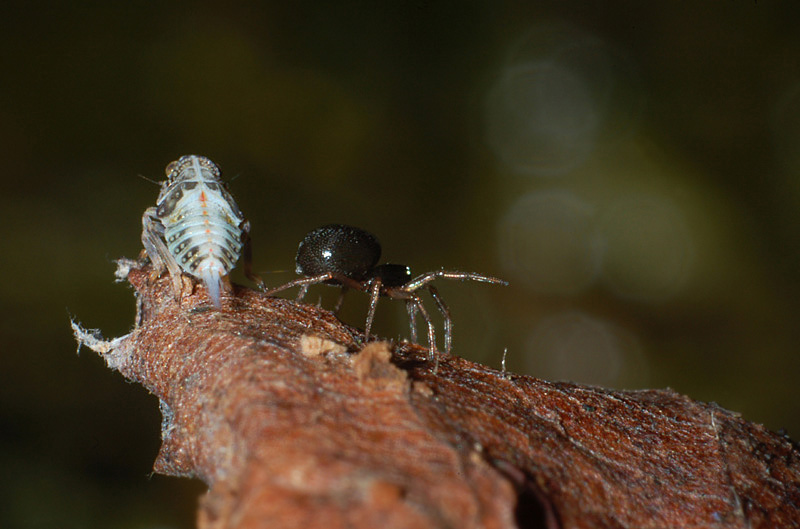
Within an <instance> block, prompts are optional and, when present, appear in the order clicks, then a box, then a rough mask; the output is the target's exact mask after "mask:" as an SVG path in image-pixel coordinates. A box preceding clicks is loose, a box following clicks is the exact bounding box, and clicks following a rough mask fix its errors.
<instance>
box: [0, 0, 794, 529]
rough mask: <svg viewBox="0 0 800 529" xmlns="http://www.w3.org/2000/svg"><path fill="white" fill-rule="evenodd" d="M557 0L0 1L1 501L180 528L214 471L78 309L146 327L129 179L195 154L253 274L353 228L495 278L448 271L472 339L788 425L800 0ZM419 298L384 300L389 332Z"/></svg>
mask: <svg viewBox="0 0 800 529" xmlns="http://www.w3.org/2000/svg"><path fill="white" fill-rule="evenodd" d="M572 4H573V5H566V3H563V2H538V3H533V2H512V1H500V2H489V1H485V2H437V1H424V0H422V1H416V2H393V3H385V4H381V5H380V6H379V7H376V6H375V5H372V4H369V3H355V2H349V3H324V2H311V3H306V4H304V5H295V4H294V3H286V2H264V3H260V4H259V5H258V6H256V5H250V6H241V5H240V6H232V7H231V6H227V7H221V6H219V5H217V4H216V3H211V2H206V3H186V4H183V5H181V4H167V5H163V4H162V3H158V4H157V3H153V2H137V1H133V2H127V3H86V2H69V3H66V2H50V3H48V2H25V3H22V2H10V3H6V4H4V7H3V8H2V16H1V17H0V49H2V52H0V57H1V59H0V60H1V61H2V62H0V67H1V71H2V80H0V87H1V88H0V149H2V153H3V160H2V162H3V163H2V178H3V188H2V189H3V193H2V195H0V219H2V223H0V226H1V228H0V229H2V241H3V254H4V257H5V259H3V260H2V264H0V267H2V270H3V275H4V277H5V278H6V279H5V281H2V283H0V302H1V303H2V307H1V309H0V310H1V311H2V313H1V315H2V318H0V330H1V332H2V340H3V344H4V348H3V360H2V369H1V370H0V428H1V432H2V433H1V434H0V468H2V469H3V471H2V473H1V474H0V475H2V479H0V527H25V528H27V527H31V528H33V527H37V528H38V527H43V528H44V527H47V528H49V527H58V528H70V527H76V528H77V527H104V528H189V527H193V525H194V511H195V508H196V497H197V496H198V495H199V494H200V493H201V492H202V491H203V486H202V484H200V483H199V482H196V481H191V480H180V479H172V478H165V477H160V476H151V475H150V474H149V472H150V468H151V464H152V461H153V460H154V458H155V455H156V452H157V449H158V446H159V421H160V418H159V413H158V406H157V400H156V399H155V397H153V396H151V395H148V394H147V392H146V391H145V390H143V389H142V388H141V387H139V386H136V385H133V384H130V383H127V382H126V381H124V380H123V378H122V377H121V376H120V375H119V374H117V373H113V372H111V371H109V370H107V369H106V368H105V366H104V365H103V362H102V361H101V360H100V359H99V358H98V357H97V356H96V355H95V354H94V353H92V352H88V351H84V352H83V353H82V354H81V355H80V356H77V355H76V354H75V343H74V341H73V338H72V335H71V333H70V329H69V318H70V317H71V316H72V317H75V318H76V319H77V320H79V321H80V322H82V323H83V324H84V325H86V326H87V327H91V328H100V329H101V330H102V331H103V333H104V335H105V336H107V337H110V336H118V335H120V334H123V333H125V332H127V331H128V330H129V329H130V328H131V326H132V323H133V315H134V300H133V296H132V294H131V291H130V289H129V288H127V287H126V286H125V285H121V284H115V283H114V282H113V271H114V264H113V260H114V259H116V258H118V257H122V256H127V257H135V256H136V255H137V254H138V252H139V251H140V242H139V236H140V229H141V224H140V219H141V215H142V213H143V211H144V209H145V208H146V207H148V206H150V205H153V204H154V203H155V199H156V196H157V194H158V187H157V186H155V185H153V184H152V183H150V182H147V181H146V180H144V179H141V178H139V177H138V175H144V176H147V177H148V178H151V179H156V180H161V179H162V178H163V169H164V166H165V165H166V164H167V163H168V162H169V161H171V160H174V159H176V158H177V157H179V156H180V155H183V154H189V153H196V154H203V155H206V156H208V157H210V158H211V159H212V160H214V161H215V162H216V163H217V164H218V165H220V167H221V168H222V170H223V174H224V176H225V177H226V178H227V179H228V180H232V182H231V184H230V187H231V190H232V192H233V194H234V196H235V197H236V198H237V199H238V202H239V205H240V206H241V208H242V210H243V211H244V212H245V214H246V215H247V216H248V217H249V219H250V221H251V223H252V226H253V230H252V236H253V240H254V253H255V266H256V269H257V270H258V271H259V272H260V273H261V274H262V275H263V277H264V279H265V280H266V282H267V284H269V285H277V284H281V283H283V282H285V281H288V280H289V279H291V278H293V277H294V275H293V272H292V270H293V268H294V263H293V258H294V252H295V249H296V245H297V243H298V241H299V240H300V239H301V238H302V236H303V235H304V234H305V233H306V232H307V231H308V230H309V229H311V228H313V227H316V226H318V225H321V224H325V223H329V222H343V223H350V224H355V225H357V226H361V227H364V228H367V229H369V230H370V231H372V232H374V233H375V234H376V235H377V236H378V237H379V239H380V240H381V241H382V243H383V247H384V258H385V259H386V260H388V261H394V262H404V263H406V264H409V265H411V266H412V267H413V268H414V269H415V270H416V271H417V272H424V271H428V270H433V269H437V268H440V267H445V268H450V269H461V270H470V271H477V272H482V273H486V274H494V275H498V276H501V277H504V278H506V279H508V280H510V281H511V283H512V285H511V286H510V287H507V288H500V287H493V286H488V285H483V284H477V283H472V284H461V283H457V282H447V281H441V282H440V283H439V286H440V289H441V291H442V293H443V295H444V297H445V299H446V300H447V301H448V303H449V304H450V306H451V309H452V312H453V318H454V322H455V350H454V352H455V353H457V354H459V355H461V356H465V357H468V358H471V359H474V360H477V361H480V362H483V363H486V364H488V365H491V366H494V367H499V366H500V362H501V359H502V356H503V351H504V350H505V349H507V365H508V368H509V369H510V370H513V371H516V372H520V373H526V374H530V375H534V376H538V377H542V378H547V379H560V380H564V379H566V380H575V381H579V382H585V383H592V384H599V385H603V386H608V387H615V388H631V389H635V388H650V387H653V388H661V387H666V386H669V387H672V388H674V389H676V390H677V391H679V392H682V393H685V394H688V395H690V396H691V397H693V398H695V399H700V400H706V401H711V400H713V401H716V402H718V403H720V404H721V405H722V406H724V407H726V408H729V409H732V410H736V411H738V412H741V413H742V414H743V415H744V417H745V418H747V419H749V420H752V421H756V422H760V423H764V424H765V425H766V426H767V427H769V428H771V429H773V430H777V429H779V428H786V429H787V430H788V432H789V433H790V435H792V436H793V437H794V438H795V439H797V438H798V433H799V432H800V409H799V408H798V406H799V405H800V404H799V403H800V399H799V398H798V397H800V389H799V388H798V384H797V378H798V373H800V369H799V368H800V360H798V355H797V354H796V353H797V343H798V332H799V331H798V327H799V326H798V315H799V314H800V302H798V294H800V274H798V271H799V268H800V248H798V244H797V241H798V231H799V229H800V222H798V221H799V220H800V218H799V217H800V207H798V206H799V205H800V36H798V35H799V34H798V32H797V20H800V4H796V3H790V2H782V3H771V2H745V1H740V2H717V3H713V4H712V3H705V2H702V3H700V5H691V6H690V5H689V3H670V2H651V3H642V4H641V5H637V4H635V3H630V2H611V3H608V2H606V3H595V5H584V4H580V5H579V4H577V3H572ZM234 280H236V281H239V282H243V283H245V284H246V281H245V280H244V279H243V278H242V276H241V273H240V272H238V271H237V272H235V273H234ZM286 295H291V294H286ZM318 297H321V298H322V301H323V303H326V304H327V303H331V302H332V300H333V299H334V298H335V292H334V289H331V288H328V287H318V288H316V289H314V290H312V292H311V295H310V296H309V300H310V301H316V299H317V298H318ZM364 315H365V303H364V296H362V295H359V294H358V293H351V294H350V295H349V296H348V299H347V301H346V307H345V310H344V312H343V314H342V318H343V319H344V320H345V321H347V322H348V323H351V324H354V325H363V318H364ZM404 318H405V315H404V311H403V308H402V304H401V303H397V302H389V301H384V302H382V303H381V305H380V309H379V314H378V325H377V331H378V332H379V333H381V334H382V335H384V336H390V337H401V336H406V335H407V327H406V323H405V320H404ZM439 328H441V327H439Z"/></svg>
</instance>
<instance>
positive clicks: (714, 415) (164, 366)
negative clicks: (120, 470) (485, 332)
mask: <svg viewBox="0 0 800 529" xmlns="http://www.w3.org/2000/svg"><path fill="white" fill-rule="evenodd" d="M119 273H120V277H122V278H127V280H128V281H129V282H130V283H131V284H132V285H133V286H134V287H135V289H136V292H137V297H138V300H139V310H138V323H137V326H136V328H135V329H134V330H133V331H132V332H131V333H130V334H128V335H126V336H124V337H121V338H117V339H115V340H111V341H103V340H102V339H100V338H99V337H98V336H97V335H95V334H92V333H89V332H87V331H85V330H83V329H82V328H81V327H79V326H78V325H76V324H73V327H74V329H75V333H76V336H77V338H78V340H79V342H80V343H82V344H85V345H87V346H88V347H90V348H92V349H93V350H95V351H97V352H99V353H100V354H101V355H102V356H103V357H104V358H105V359H106V361H107V363H108V365H109V367H112V368H113V369H116V370H118V371H120V372H121V373H122V374H123V375H124V376H125V377H127V378H128V379H130V380H135V381H137V382H139V383H141V384H142V385H143V386H145V387H146V388H147V389H149V390H150V391H151V392H153V393H154V394H155V395H157V396H158V397H159V398H160V399H161V402H162V414H163V417H164V420H163V427H162V438H163V444H162V447H161V450H160V453H159V455H158V458H157V460H156V462H155V466H154V468H155V471H156V472H160V473H163V474H169V475H176V476H196V477H199V478H200V479H202V480H203V481H204V482H205V483H207V484H208V486H209V492H208V493H207V495H206V496H205V498H204V499H203V501H202V505H201V508H200V513H199V527H201V528H203V529H211V528H214V529H217V528H226V529H228V528H241V529H244V528H256V527H273V528H289V527H291V528H294V527H297V528H300V527H302V528H305V529H309V528H316V527H319V528H323V527H324V528H337V527H350V528H356V529H358V528H368V527H369V528H375V527H379V528H387V529H388V528H406V527H408V528H412V527H413V528H425V527H437V528H438V527H451V528H479V527H485V528H511V527H549V528H556V527H569V528H584V527H585V528H590V527H591V528H606V527H608V528H612V527H613V528H665V527H764V528H767V527H769V528H775V527H800V511H799V509H798V507H800V458H799V457H798V456H799V455H800V453H799V452H798V449H797V447H796V446H794V445H793V443H792V442H791V441H790V440H788V439H787V438H785V437H782V436H780V435H777V434H774V433H772V432H769V431H767V430H765V429H764V428H763V427H762V426H760V425H756V424H752V423H749V422H747V421H744V420H742V419H741V418H740V417H739V416H738V415H736V414H735V413H732V412H730V411H727V410H724V409H722V408H720V407H718V406H716V405H714V404H705V403H700V402H695V401H692V400H690V399H689V398H687V397H685V396H682V395H679V394H677V393H675V392H673V391H670V390H651V391H611V390H605V389H601V388H595V387H588V386H582V385H578V384H569V383H551V382H546V381H542V380H538V379H535V378H531V377H526V376H519V375H511V374H506V373H502V372H499V371H496V370H494V369H490V368H488V367H485V366H482V365H479V364H475V363H473V362H469V361H467V360H464V359H461V358H458V357H455V356H452V357H451V356H445V355H440V357H439V367H438V370H437V371H435V372H434V370H433V368H432V365H431V364H430V363H429V362H428V361H427V351H426V350H424V349H422V348H421V347H419V346H416V345H409V344H392V343H389V342H372V343H370V344H368V345H367V346H363V344H361V343H360V332H359V331H358V330H356V329H353V328H351V327H348V326H346V325H344V324H342V323H341V322H340V321H338V320H337V319H336V318H335V317H334V316H333V315H332V314H331V313H330V312H327V311H325V310H322V309H319V308H316V307H313V306H310V305H304V304H300V303H295V302H291V301H287V300H283V299H278V298H270V297H266V296H264V295H262V294H260V293H258V292H254V291H252V290H248V289H245V288H242V287H234V292H233V295H232V296H227V297H225V299H224V300H223V308H222V310H217V309H214V308H211V307H209V303H208V301H207V298H206V296H205V293H204V292H201V291H202V290H203V289H202V287H200V286H194V287H193V285H191V284H190V280H189V279H188V278H184V279H185V283H186V284H185V285H184V286H185V287H186V289H187V290H191V289H192V288H194V290H195V293H194V294H189V293H188V292H187V295H185V296H184V298H183V299H182V300H181V301H180V302H178V301H176V300H175V298H174V295H173V291H172V288H171V285H170V283H169V279H168V278H167V277H162V278H161V279H158V280H153V279H151V275H150V269H149V267H140V265H138V264H137V263H134V262H132V261H122V262H121V268H120V272H119Z"/></svg>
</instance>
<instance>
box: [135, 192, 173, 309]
mask: <svg viewBox="0 0 800 529" xmlns="http://www.w3.org/2000/svg"><path fill="white" fill-rule="evenodd" d="M156 211H157V210H156V208H154V207H153V208H147V209H146V210H145V212H144V215H143V216H142V244H143V245H144V249H145V251H146V252H147V256H148V257H149V258H150V262H151V263H153V270H154V271H155V273H156V274H157V275H160V274H161V272H163V271H164V269H165V268H166V269H167V271H168V272H169V276H170V278H171V279H172V290H173V292H174V293H175V297H176V298H179V299H180V297H181V292H182V291H183V281H182V280H181V268H180V266H178V263H177V262H176V261H175V258H174V257H173V256H172V254H170V253H169V249H168V248H167V245H166V244H165V243H164V231H165V228H164V224H162V223H161V219H159V218H158V215H157V214H156Z"/></svg>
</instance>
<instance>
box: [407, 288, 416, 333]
mask: <svg viewBox="0 0 800 529" xmlns="http://www.w3.org/2000/svg"><path fill="white" fill-rule="evenodd" d="M406 311H408V327H409V329H410V330H411V342H412V343H417V306H416V305H415V304H414V303H413V302H412V301H411V300H410V299H407V300H406Z"/></svg>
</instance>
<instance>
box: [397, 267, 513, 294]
mask: <svg viewBox="0 0 800 529" xmlns="http://www.w3.org/2000/svg"><path fill="white" fill-rule="evenodd" d="M434 279H457V280H459V281H479V282H481V283H492V284H495V285H508V281H504V280H502V279H499V278H497V277H491V276H484V275H481V274H476V273H475V272H458V271H455V270H436V271H434V272H428V273H425V274H422V275H420V276H417V277H415V278H414V279H412V280H411V281H409V282H408V283H406V284H405V285H403V290H405V291H406V292H413V291H415V290H419V289H420V288H422V287H424V286H425V285H427V284H428V283H430V282H431V281H433V280H434Z"/></svg>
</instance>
